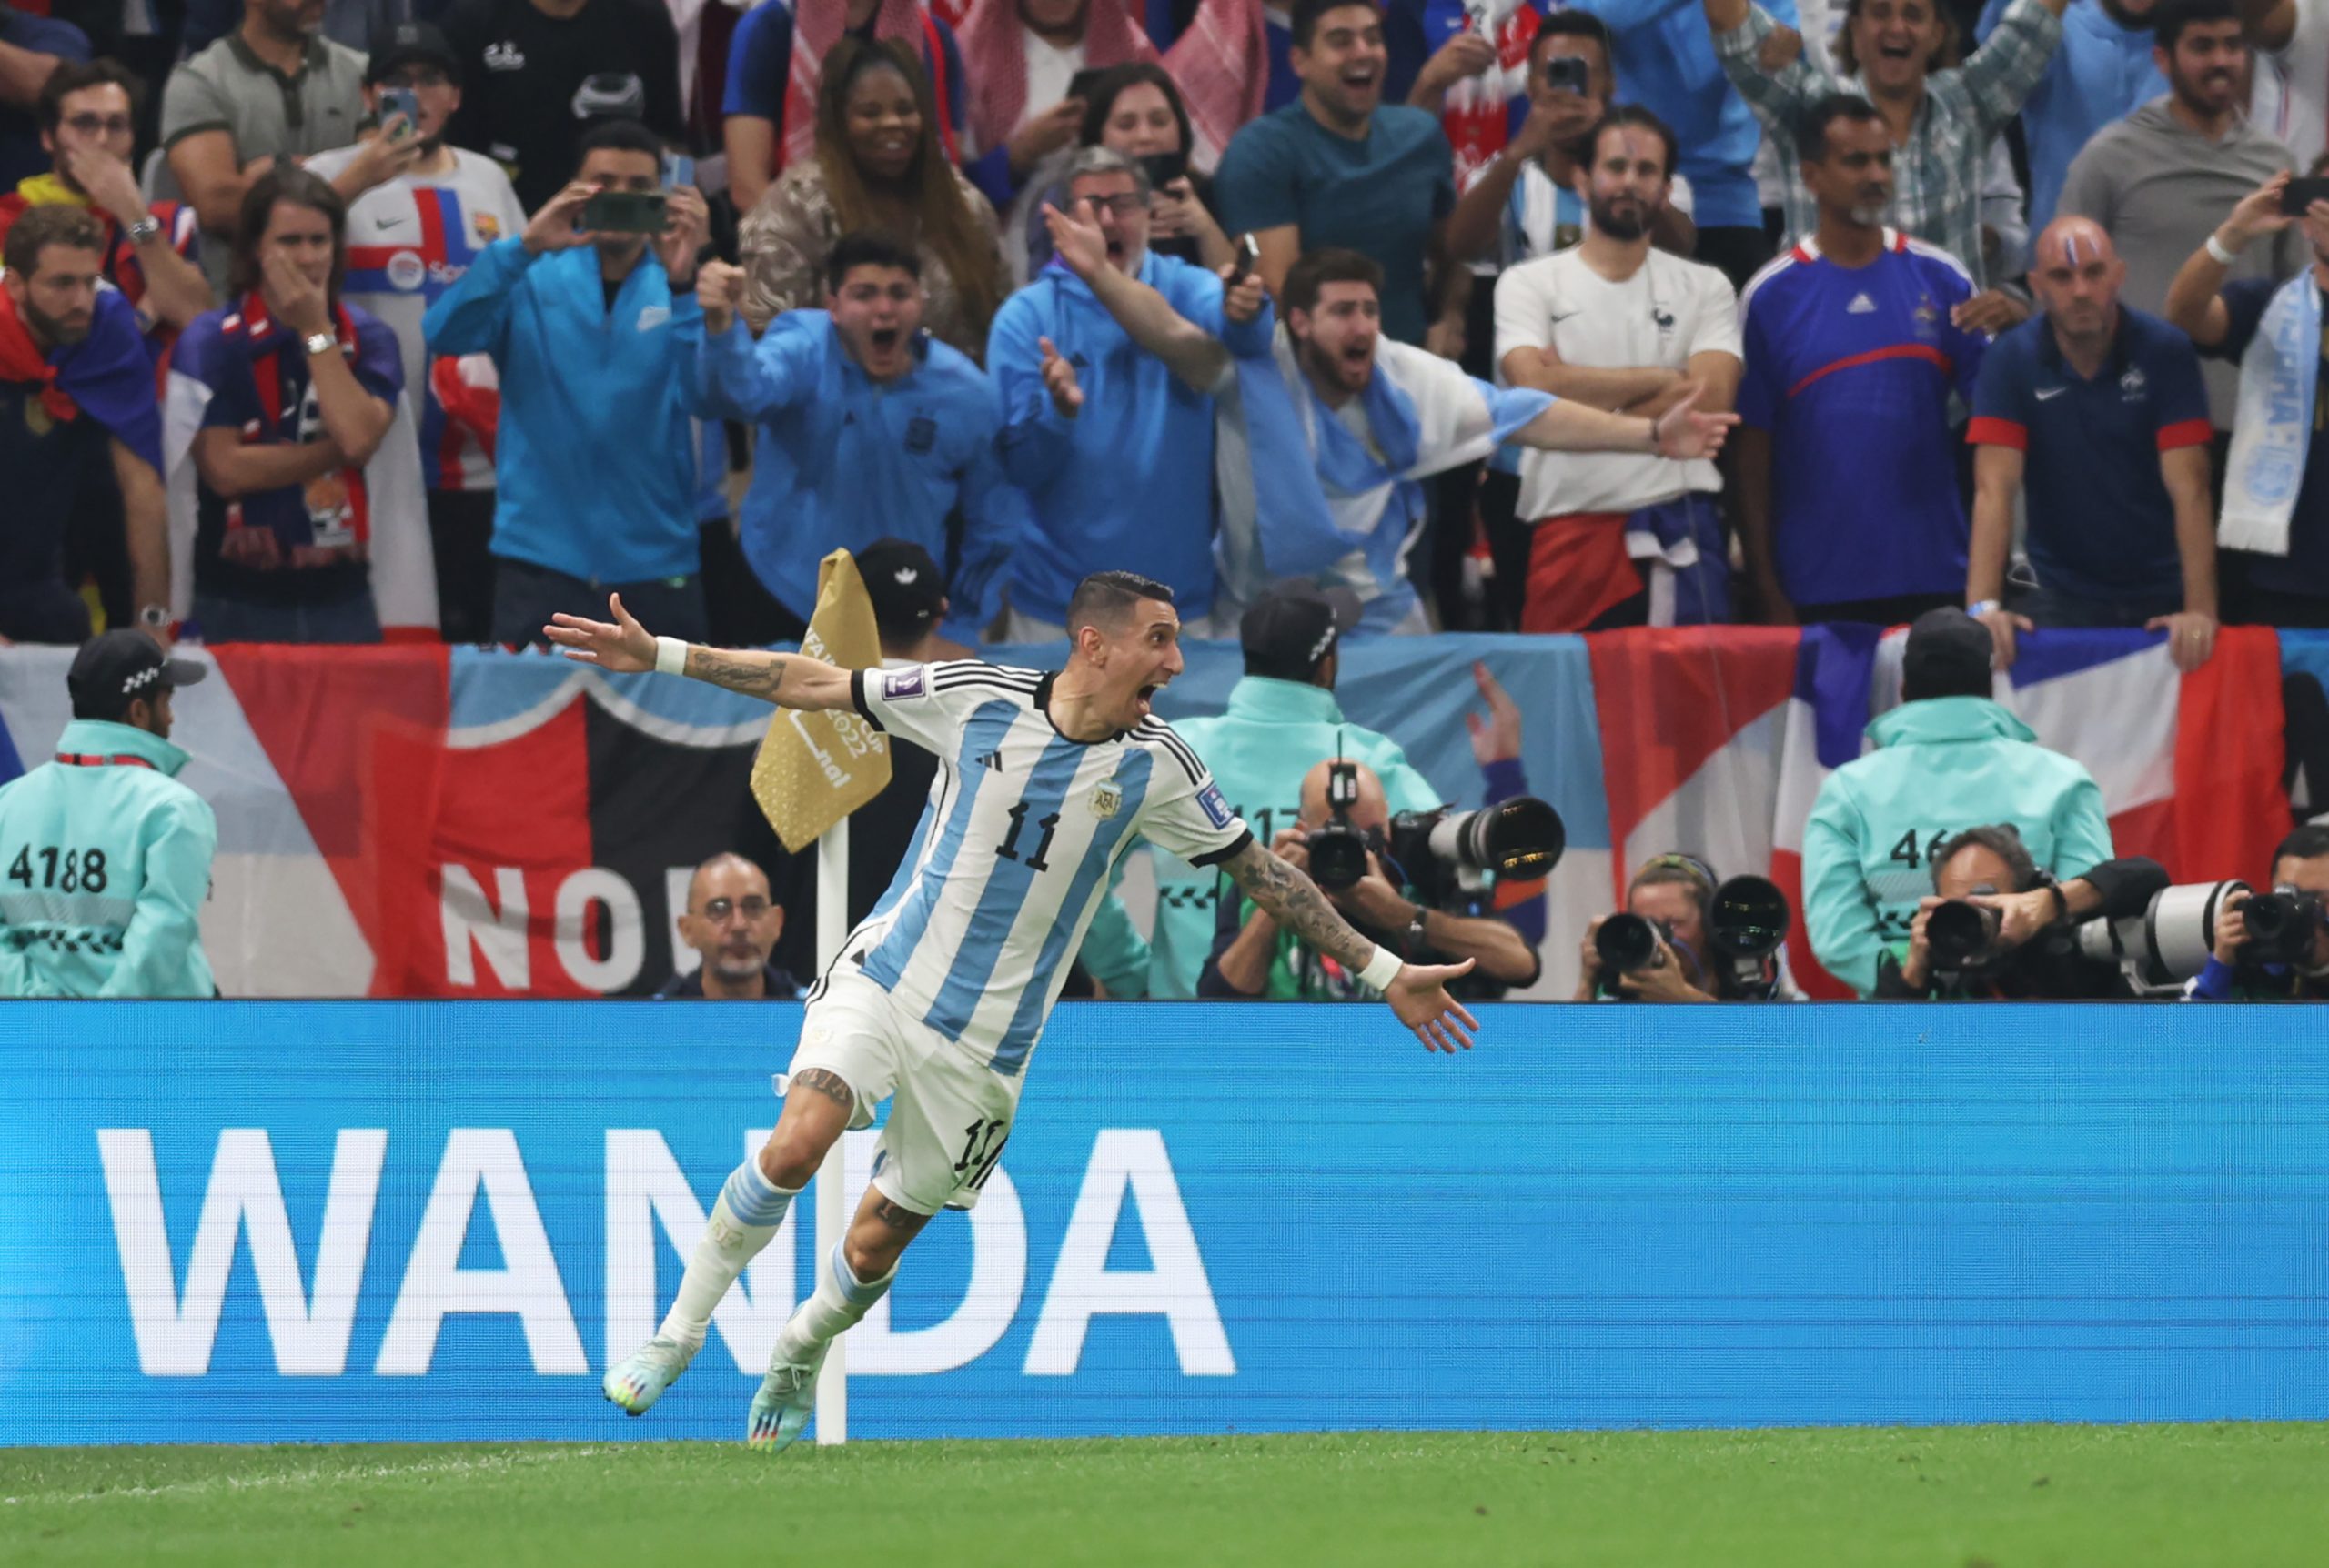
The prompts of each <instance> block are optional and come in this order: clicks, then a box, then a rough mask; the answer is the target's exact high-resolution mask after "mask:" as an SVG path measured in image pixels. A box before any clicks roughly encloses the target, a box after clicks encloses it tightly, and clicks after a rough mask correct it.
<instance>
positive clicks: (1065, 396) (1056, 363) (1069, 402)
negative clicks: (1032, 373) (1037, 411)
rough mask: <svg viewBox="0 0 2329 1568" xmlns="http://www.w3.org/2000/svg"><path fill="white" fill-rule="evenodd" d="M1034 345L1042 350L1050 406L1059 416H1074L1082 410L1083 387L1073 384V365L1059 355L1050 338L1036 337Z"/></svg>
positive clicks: (1045, 385)
mask: <svg viewBox="0 0 2329 1568" xmlns="http://www.w3.org/2000/svg"><path fill="white" fill-rule="evenodd" d="M1035 347H1038V348H1040V349H1042V350H1043V351H1044V391H1046V392H1048V393H1050V394H1051V395H1052V407H1054V408H1055V409H1057V410H1058V411H1059V417H1061V418H1063V419H1073V418H1074V417H1076V415H1078V414H1080V413H1082V412H1083V411H1084V388H1083V387H1078V386H1077V385H1076V384H1075V367H1074V366H1073V365H1070V364H1069V363H1068V362H1067V361H1066V360H1064V359H1063V358H1061V357H1060V352H1059V350H1058V349H1057V348H1056V347H1054V346H1053V344H1052V340H1051V339H1050V338H1048V337H1038V338H1036V339H1035Z"/></svg>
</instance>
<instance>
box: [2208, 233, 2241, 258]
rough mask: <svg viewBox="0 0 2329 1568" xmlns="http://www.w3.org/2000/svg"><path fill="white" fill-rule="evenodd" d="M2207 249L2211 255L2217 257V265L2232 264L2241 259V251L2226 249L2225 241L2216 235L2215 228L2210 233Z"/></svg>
mask: <svg viewBox="0 0 2329 1568" xmlns="http://www.w3.org/2000/svg"><path fill="white" fill-rule="evenodd" d="M2205 249H2206V250H2207V253H2208V254H2209V255H2210V256H2214V257H2215V258H2216V265H2217V266H2231V265H2232V264H2233V262H2235V261H2238V260H2239V259H2240V253H2239V252H2238V251H2236V250H2226V249H2225V248H2224V246H2223V241H2222V240H2220V239H2218V238H2217V237H2216V236H2215V232H2214V231H2213V229H2212V230H2210V231H2209V233H2208V239H2207V245H2206V246H2205Z"/></svg>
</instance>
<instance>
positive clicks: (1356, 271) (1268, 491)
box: [1216, 250, 1738, 634]
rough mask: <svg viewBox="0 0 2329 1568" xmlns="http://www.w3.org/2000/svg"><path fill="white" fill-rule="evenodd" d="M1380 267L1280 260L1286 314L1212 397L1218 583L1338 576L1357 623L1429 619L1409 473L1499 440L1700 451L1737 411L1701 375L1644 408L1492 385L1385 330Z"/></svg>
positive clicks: (1251, 586) (1326, 580) (1257, 591)
mask: <svg viewBox="0 0 2329 1568" xmlns="http://www.w3.org/2000/svg"><path fill="white" fill-rule="evenodd" d="M1382 287H1383V274H1382V269H1381V268H1379V267H1377V266H1376V265H1375V263H1374V262H1373V261H1371V260H1370V259H1368V258H1367V257H1366V256H1360V255H1359V254H1357V253H1356V251H1347V250H1323V251H1316V252H1313V253H1312V254H1311V255H1308V256H1304V257H1303V258H1302V259H1301V260H1300V261H1299V262H1297V263H1296V264H1295V266H1293V267H1292V268H1291V269H1290V270H1289V271H1288V272H1287V273H1286V276H1285V291H1284V294H1283V295H1282V299H1283V301H1284V304H1285V327H1284V329H1283V330H1282V331H1280V332H1279V333H1277V334H1276V335H1275V337H1274V339H1273V340H1272V345H1271V350H1270V352H1269V353H1268V354H1267V355H1264V356H1255V357H1245V356H1239V357H1238V358H1237V360H1236V372H1237V374H1236V384H1235V388H1234V390H1231V391H1229V392H1225V394H1224V396H1223V397H1222V419H1221V432H1220V444H1219V446H1218V447H1217V448H1216V457H1217V462H1216V471H1217V476H1218V478H1219V481H1220V484H1221V498H1222V537H1221V578H1222V583H1223V590H1224V598H1227V599H1229V600H1230V601H1231V602H1233V603H1236V604H1239V605H1241V606H1242V605H1245V604H1249V603H1251V602H1253V601H1254V600H1255V599H1256V598H1259V597H1260V596H1261V592H1262V589H1263V588H1265V587H1266V586H1267V585H1268V584H1269V583H1270V582H1272V581H1275V580H1280V579H1284V578H1309V579H1311V580H1312V581H1314V582H1316V584H1317V585H1318V586H1319V587H1321V588H1348V589H1349V590H1350V591H1351V592H1352V593H1354V594H1355V595H1356V596H1357V598H1358V600H1359V603H1360V605H1361V606H1362V609H1361V613H1360V618H1359V624H1358V626H1357V627H1356V628H1355V629H1356V632H1357V633H1359V634H1374V633H1379V632H1401V633H1413V632H1427V631H1428V630H1430V622H1429V620H1428V619H1427V618H1426V616H1425V614H1424V608H1423V604H1422V601H1421V600H1420V599H1419V598H1417V594H1416V589H1415V586H1414V585H1413V584H1412V583H1411V582H1410V581H1409V580H1408V578H1407V570H1406V558H1407V551H1408V550H1409V549H1410V548H1412V546H1413V545H1414V542H1415V538H1416V535H1417V532H1418V531H1419V530H1420V529H1421V528H1422V527H1423V519H1424V493H1423V490H1424V487H1423V483H1422V481H1423V480H1424V479H1426V478H1427V477H1430V476H1432V475H1434V474H1440V473H1445V472H1446V471H1447V470H1448V469H1450V468H1452V467H1457V465H1459V464H1463V463H1472V462H1477V461H1478V460H1479V459H1481V458H1483V457H1487V455H1488V454H1489V453H1490V452H1492V451H1494V450H1495V449H1496V448H1497V447H1498V446H1499V445H1501V444H1502V443H1504V442H1506V441H1512V442H1517V444H1519V445H1521V446H1523V447H1539V448H1542V449H1544V450H1548V451H1555V452H1632V453H1639V454H1645V455H1655V456H1657V457H1666V458H1672V459H1676V460H1678V461H1684V462H1688V461H1692V460H1696V459H1699V458H1710V457H1713V456H1714V455H1715V453H1716V452H1717V451H1719V449H1720V448H1721V447H1722V443H1723V439H1724V437H1725V436H1726V435H1727V434H1728V433H1729V429H1730V427H1731V426H1733V425H1735V424H1737V423H1738V417H1737V416H1736V415H1733V414H1729V413H1709V412H1706V411H1704V410H1701V409H1700V408H1699V399H1700V397H1703V396H1704V395H1705V392H1704V389H1703V388H1702V387H1690V388H1689V389H1687V390H1686V391H1684V392H1683V393H1682V394H1681V395H1680V396H1679V397H1677V398H1675V399H1674V400H1673V401H1672V402H1670V403H1669V405H1668V406H1667V407H1664V408H1663V409H1662V410H1661V411H1659V412H1658V413H1656V414H1648V413H1640V414H1618V413H1613V412H1611V411H1610V410H1608V409H1607V408H1597V407H1593V406H1592V405H1591V404H1589V403H1588V402H1586V401H1585V400H1583V399H1581V398H1567V397H1563V398H1555V397H1553V396H1552V395H1551V394H1549V393H1547V392H1540V391H1538V390H1535V389H1533V388H1528V387H1516V388H1511V389H1503V390H1500V389H1498V388H1497V387H1490V386H1489V385H1487V383H1486V382H1484V381H1476V380H1474V379H1473V378H1472V377H1469V376H1467V375H1465V374H1464V372H1463V371H1461V370H1460V369H1458V368H1457V367H1455V366H1454V365H1452V364H1450V363H1448V362H1447V360H1445V359H1442V358H1440V357H1437V355H1434V354H1429V353H1427V352H1425V351H1424V350H1422V349H1420V348H1417V347H1414V346H1412V345H1410V344H1406V343H1400V342H1398V341H1396V339H1393V338H1391V337H1388V336H1387V329H1386V326H1385V323H1384V319H1383V313H1382V306H1381V291H1382Z"/></svg>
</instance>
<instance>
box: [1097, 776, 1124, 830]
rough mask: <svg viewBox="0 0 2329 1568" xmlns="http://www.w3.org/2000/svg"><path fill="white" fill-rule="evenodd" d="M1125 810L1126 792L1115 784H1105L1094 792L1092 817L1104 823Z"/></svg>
mask: <svg viewBox="0 0 2329 1568" xmlns="http://www.w3.org/2000/svg"><path fill="white" fill-rule="evenodd" d="M1123 809H1124V791H1123V790H1121V789H1117V788H1116V787H1115V786H1114V784H1103V785H1100V786H1099V787H1097V788H1096V789H1094V790H1093V791H1092V815H1094V817H1097V818H1098V819H1100V820H1101V821H1103V822H1104V821H1106V820H1107V819H1109V818H1111V817H1113V816H1114V815H1115V814H1116V813H1117V812H1119V811H1121V810H1123Z"/></svg>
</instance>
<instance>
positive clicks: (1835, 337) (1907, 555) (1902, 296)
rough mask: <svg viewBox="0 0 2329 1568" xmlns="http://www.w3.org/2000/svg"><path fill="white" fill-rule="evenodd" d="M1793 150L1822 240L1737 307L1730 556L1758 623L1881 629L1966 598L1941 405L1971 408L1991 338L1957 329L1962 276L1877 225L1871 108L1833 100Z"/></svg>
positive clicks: (1885, 168)
mask: <svg viewBox="0 0 2329 1568" xmlns="http://www.w3.org/2000/svg"><path fill="white" fill-rule="evenodd" d="M1800 145H1801V147H1802V152H1803V163H1802V167H1801V170H1800V177H1801V178H1802V180H1803V183H1804V184H1805V185H1806V186H1809V187H1810V190H1811V192H1812V194H1813V195H1814V196H1817V197H1818V198H1819V202H1820V224H1819V227H1818V228H1817V229H1816V230H1815V231H1814V232H1813V233H1812V234H1810V235H1809V236H1805V237H1804V238H1802V239H1799V240H1797V241H1796V242H1795V244H1794V245H1793V246H1790V248H1789V249H1788V251H1787V253H1786V254H1785V255H1783V256H1780V258H1779V259H1778V260H1776V261H1774V262H1772V263H1771V265H1770V266H1767V267H1765V268H1764V269H1763V270H1762V271H1761V272H1759V273H1758V274H1756V276H1755V280H1754V281H1753V282H1752V283H1750V284H1749V285H1748V286H1747V292H1746V294H1745V295H1744V296H1743V297H1741V299H1740V301H1739V329H1740V335H1741V337H1743V339H1744V342H1745V351H1746V360H1747V367H1746V374H1745V376H1744V377H1743V379H1741V381H1740V382H1739V417H1740V420H1741V423H1742V426H1743V427H1742V428H1741V429H1740V431H1739V476H1738V488H1737V491H1736V493H1735V494H1736V499H1737V501H1738V505H1739V518H1738V521H1739V543H1740V545H1741V547H1742V548H1743V549H1744V551H1745V554H1746V558H1747V576H1748V580H1749V585H1750V586H1751V588H1753V590H1754V593H1755V596H1756V598H1757V599H1758V600H1759V609H1760V618H1762V619H1763V620H1765V621H1767V622H1769V623H1771V624H1774V625H1786V624H1789V623H1790V622H1795V621H1799V620H1800V621H1801V622H1803V623H1805V624H1810V623H1811V622H1813V621H1860V622H1866V623H1869V624H1871V625H1875V626H1892V625H1896V624H1898V623H1900V622H1901V621H1907V620H1913V619H1915V618H1916V617H1917V616H1918V615H1920V614H1921V613H1922V612H1923V611H1925V610H1928V609H1933V608H1939V607H1941V606H1943V605H1954V604H1956V603H1957V598H1958V594H1959V591H1960V590H1961V588H1963V587H1964V584H1965V531H1966V529H1965V508H1964V506H1963V504H1962V503H1961V501H1960V500H1959V499H1958V489H1957V446H1956V441H1955V439H1954V438H1953V436H1952V433H1951V428H1950V422H1951V421H1950V399H1951V395H1952V394H1955V395H1958V396H1961V397H1969V398H1970V397H1971V396H1972V390H1973V378H1974V376H1975V374H1976V372H1978V371H1979V370H1980V369H1981V356H1982V353H1983V351H1984V350H1985V349H1986V348H1987V347H1988V346H1989V339H1988V338H1987V337H1985V336H1983V335H1982V334H1981V333H1980V332H1977V331H1973V330H1971V329H1970V328H1968V327H1963V326H1961V325H1960V324H1959V321H1958V313H1957V307H1959V306H1961V305H1962V304H1963V303H1964V302H1965V301H1966V300H1967V299H1968V298H1969V297H1971V295H1972V292H1973V280H1972V277H1971V275H1969V274H1968V273H1967V272H1966V270H1965V267H1964V266H1963V265H1962V264H1961V262H1959V261H1958V259H1957V258H1956V257H1955V256H1951V254H1950V253H1949V252H1947V251H1945V250H1943V249H1941V247H1940V246H1937V245H1928V244H1927V243H1925V242H1924V241H1923V240H1921V239H1912V238H1911V237H1910V236H1908V235H1905V234H1902V233H1901V232H1899V231H1898V230H1896V229H1891V228H1888V227H1886V226H1885V225H1884V215H1885V213H1886V211H1887V210H1888V209H1889V208H1890V206H1891V205H1892V153H1893V146H1892V136H1891V133H1890V129H1889V128H1888V127H1887V126H1886V124H1885V120H1884V116H1883V113H1882V111H1880V109H1878V108H1877V106H1875V105H1873V104H1871V103H1870V102H1869V101H1868V100H1867V99H1865V98H1855V97H1850V96H1847V95H1842V94H1839V95H1836V96H1834V97H1831V98H1829V99H1827V100H1825V101H1824V102H1822V103H1820V105H1818V106H1816V107H1814V108H1813V109H1812V111H1811V112H1810V114H1809V115H1807V116H1805V117H1804V120H1803V126H1802V132H1801V143H1800Z"/></svg>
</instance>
